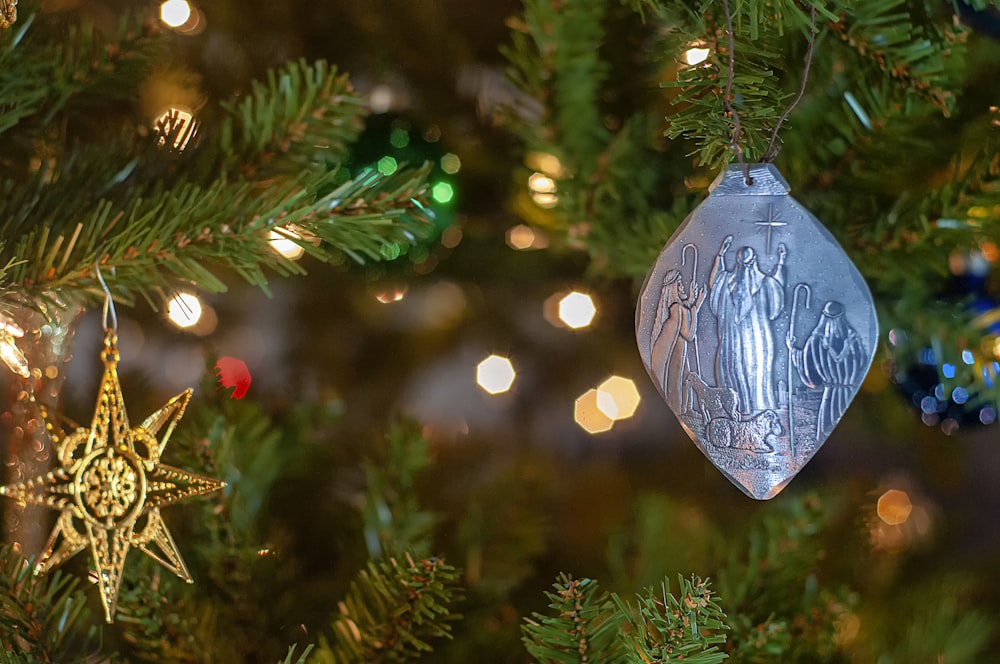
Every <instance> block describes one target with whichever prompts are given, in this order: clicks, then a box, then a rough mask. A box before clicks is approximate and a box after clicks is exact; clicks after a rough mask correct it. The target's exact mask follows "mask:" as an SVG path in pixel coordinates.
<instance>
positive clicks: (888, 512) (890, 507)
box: [876, 489, 913, 526]
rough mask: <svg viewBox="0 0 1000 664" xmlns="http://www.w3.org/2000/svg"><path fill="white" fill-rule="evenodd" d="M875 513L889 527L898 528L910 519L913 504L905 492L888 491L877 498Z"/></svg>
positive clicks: (897, 490)
mask: <svg viewBox="0 0 1000 664" xmlns="http://www.w3.org/2000/svg"><path fill="white" fill-rule="evenodd" d="M876 511H877V512H878V517H879V518H880V519H882V521H883V522H885V523H886V524H888V525H890V526H898V525H899V524H901V523H906V520H907V519H909V518H910V513H911V512H912V511H913V503H911V502H910V496H909V495H907V493H906V492H905V491H901V490H899V489H889V490H888V491H886V492H885V493H883V494H882V495H881V496H879V499H878V506H877V508H876Z"/></svg>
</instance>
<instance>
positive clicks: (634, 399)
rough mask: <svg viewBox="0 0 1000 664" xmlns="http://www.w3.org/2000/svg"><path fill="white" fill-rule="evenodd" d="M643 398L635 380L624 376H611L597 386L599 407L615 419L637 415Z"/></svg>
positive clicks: (625, 418) (624, 418)
mask: <svg viewBox="0 0 1000 664" xmlns="http://www.w3.org/2000/svg"><path fill="white" fill-rule="evenodd" d="M641 399H642V398H641V397H640V396H639V390H638V388H636V386H635V381H633V380H632V379H630V378H625V377H623V376H611V377H610V378H608V379H607V380H605V381H604V382H603V383H601V384H600V385H599V386H598V387H597V407H598V408H600V409H601V412H602V413H604V414H605V415H607V416H608V417H610V418H611V419H613V420H627V419H628V418H630V417H632V416H633V415H635V411H636V409H637V408H638V407H639V401H641Z"/></svg>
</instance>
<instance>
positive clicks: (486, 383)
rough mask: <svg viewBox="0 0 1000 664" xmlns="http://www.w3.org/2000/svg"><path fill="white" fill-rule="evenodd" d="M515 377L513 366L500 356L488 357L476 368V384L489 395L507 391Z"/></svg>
mask: <svg viewBox="0 0 1000 664" xmlns="http://www.w3.org/2000/svg"><path fill="white" fill-rule="evenodd" d="M515 376H517V372H516V371H514V365H513V364H511V362H510V360H508V359H507V358H506V357H503V356H500V355H490V356H489V357H487V358H486V359H485V360H483V361H482V362H480V363H479V364H478V365H477V366H476V382H477V383H478V384H479V387H481V388H483V389H484V390H486V391H487V392H489V393H490V394H500V393H501V392H506V391H507V390H509V389H510V386H511V385H513V384H514V378H515Z"/></svg>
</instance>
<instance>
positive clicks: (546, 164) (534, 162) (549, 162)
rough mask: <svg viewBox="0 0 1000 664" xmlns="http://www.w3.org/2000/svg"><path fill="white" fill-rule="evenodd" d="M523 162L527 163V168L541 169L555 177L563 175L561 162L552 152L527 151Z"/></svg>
mask: <svg viewBox="0 0 1000 664" xmlns="http://www.w3.org/2000/svg"><path fill="white" fill-rule="evenodd" d="M524 163H525V164H527V165H528V167H529V168H531V169H533V170H536V171H541V172H542V173H544V174H545V175H550V176H552V177H556V178H558V177H562V176H563V175H564V173H563V166H562V162H561V161H559V157H557V156H555V155H554V154H549V153H547V152H529V153H528V154H527V155H526V156H525V158H524Z"/></svg>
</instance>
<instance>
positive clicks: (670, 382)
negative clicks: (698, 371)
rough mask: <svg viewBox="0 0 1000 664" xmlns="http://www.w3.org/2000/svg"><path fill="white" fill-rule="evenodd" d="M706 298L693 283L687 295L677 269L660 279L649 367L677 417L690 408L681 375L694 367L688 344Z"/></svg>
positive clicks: (691, 341)
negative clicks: (661, 281) (660, 285)
mask: <svg viewBox="0 0 1000 664" xmlns="http://www.w3.org/2000/svg"><path fill="white" fill-rule="evenodd" d="M705 295H706V293H705V290H704V289H703V288H699V287H698V284H696V283H695V282H694V281H692V282H691V292H690V293H686V292H685V290H684V284H683V283H682V280H681V273H680V272H678V271H677V270H670V271H669V272H667V274H666V275H664V277H663V286H662V288H661V289H660V303H659V305H658V307H657V310H656V324H655V327H654V329H653V339H654V341H653V348H652V350H651V363H650V366H652V367H655V368H656V369H657V371H658V372H659V373H658V378H659V379H660V384H661V385H663V392H664V394H666V396H667V403H668V404H670V406H671V408H673V409H674V412H676V413H678V414H680V413H686V412H688V411H689V410H691V409H692V408H693V403H692V391H691V389H690V387H689V386H688V387H686V386H685V385H684V382H683V381H684V374H686V373H687V372H688V371H690V370H691V369H692V368H693V367H692V366H691V365H692V353H691V350H692V349H691V344H692V343H693V342H694V339H695V335H696V334H697V333H698V311H699V310H700V309H701V305H702V302H704V301H705Z"/></svg>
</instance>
